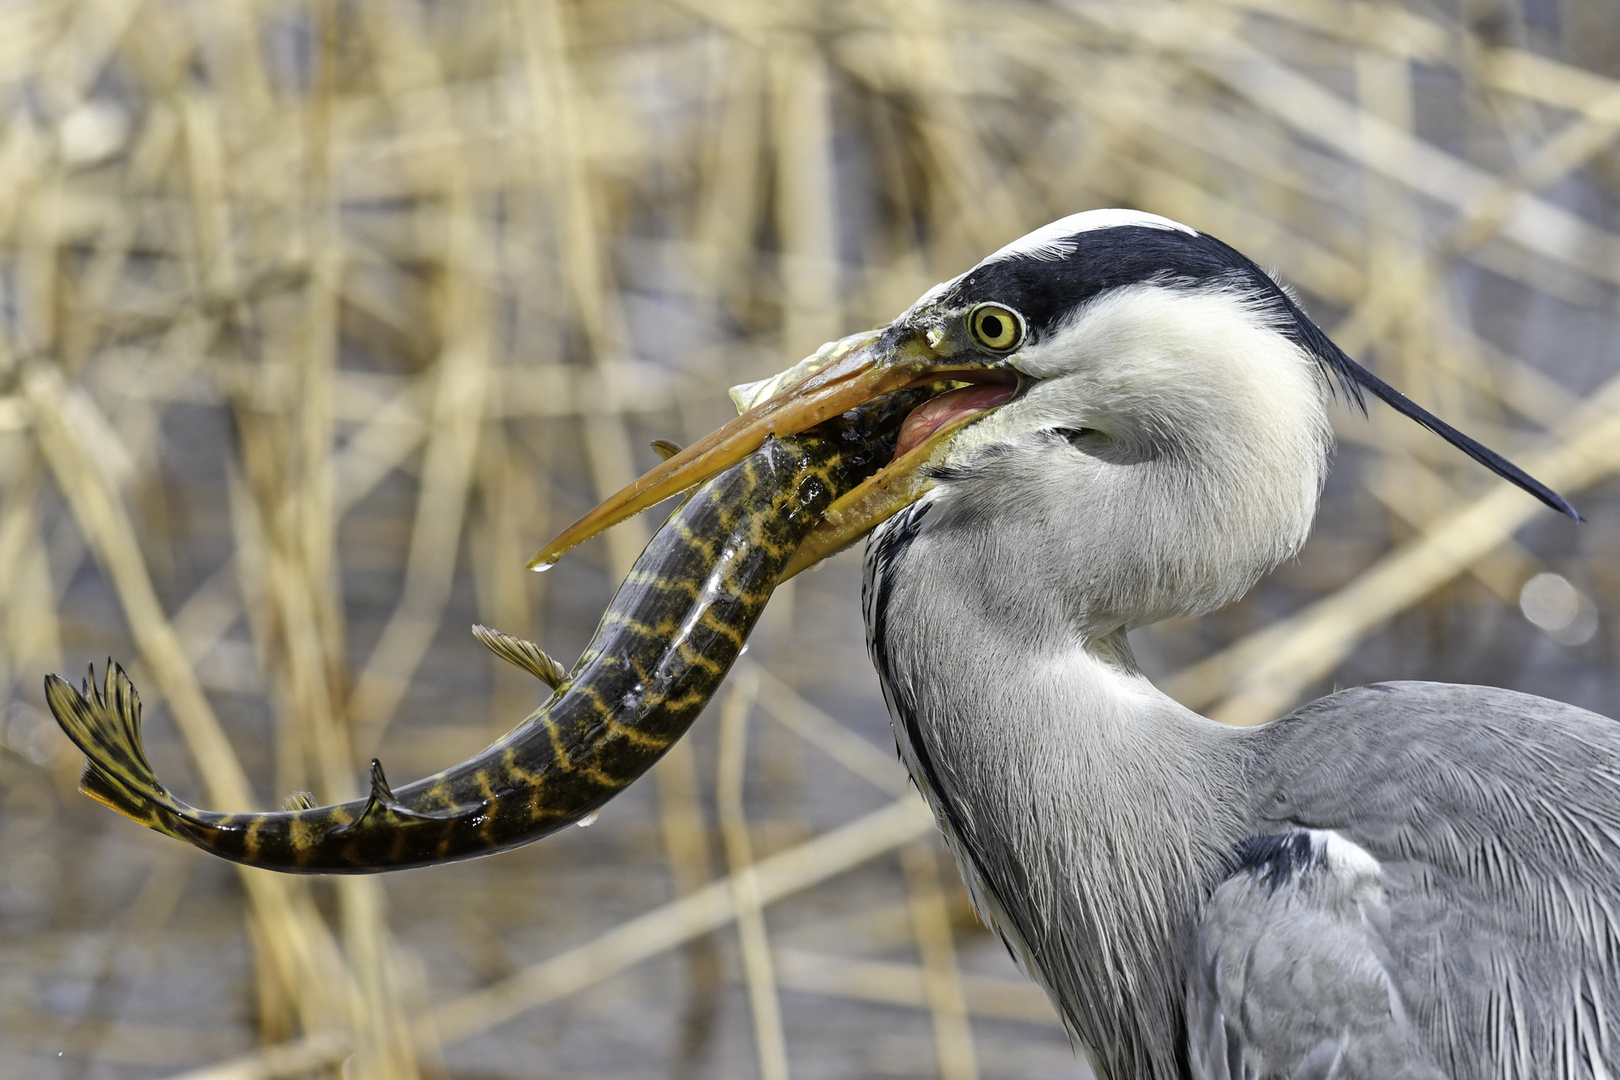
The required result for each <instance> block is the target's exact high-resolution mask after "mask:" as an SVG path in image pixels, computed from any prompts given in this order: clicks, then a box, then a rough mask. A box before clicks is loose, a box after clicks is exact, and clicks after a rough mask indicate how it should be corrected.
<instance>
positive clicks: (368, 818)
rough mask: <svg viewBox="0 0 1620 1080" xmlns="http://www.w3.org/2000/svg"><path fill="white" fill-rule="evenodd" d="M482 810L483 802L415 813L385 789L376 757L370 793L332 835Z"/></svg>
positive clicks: (452, 817)
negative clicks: (355, 814)
mask: <svg viewBox="0 0 1620 1080" xmlns="http://www.w3.org/2000/svg"><path fill="white" fill-rule="evenodd" d="M483 808H484V804H483V803H478V804H475V805H472V806H451V807H446V808H445V809H442V810H417V809H415V808H414V807H410V806H406V805H405V804H404V803H402V802H400V801H399V799H398V797H397V796H395V795H394V789H393V788H391V787H389V786H388V777H387V776H385V775H384V774H383V767H382V762H381V761H378V760H377V759H376V758H372V759H371V794H370V795H368V796H367V797H366V805H365V808H364V809H362V810H361V811H360V816H359V817H357V818H355V819H354V820H353V821H351V822H349V823H348V824H347V825H340V826H338V827H337V828H336V829H334V830H333V832H334V833H335V834H337V835H341V834H343V833H346V832H350V831H352V830H354V829H358V828H361V827H362V826H364V827H366V828H377V827H385V828H386V827H389V826H394V827H398V826H400V825H408V824H411V823H413V822H425V821H438V822H448V821H455V820H456V819H457V818H463V817H466V816H468V815H469V814H475V813H478V812H479V811H481V810H482V809H483Z"/></svg>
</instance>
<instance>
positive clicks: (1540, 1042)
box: [1252, 683, 1620, 1080]
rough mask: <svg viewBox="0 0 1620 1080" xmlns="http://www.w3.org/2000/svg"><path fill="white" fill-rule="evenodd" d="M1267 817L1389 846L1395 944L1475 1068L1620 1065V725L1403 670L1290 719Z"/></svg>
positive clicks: (1268, 824)
mask: <svg viewBox="0 0 1620 1080" xmlns="http://www.w3.org/2000/svg"><path fill="white" fill-rule="evenodd" d="M1271 727H1272V728H1273V729H1274V731H1272V732H1270V733H1269V734H1268V735H1267V736H1266V738H1267V739H1268V740H1269V742H1270V746H1269V748H1268V749H1267V750H1266V751H1265V752H1264V753H1262V754H1260V755H1258V756H1257V758H1256V759H1255V766H1256V771H1255V773H1254V774H1253V776H1252V779H1253V783H1254V794H1255V798H1256V800H1257V801H1256V804H1255V805H1256V806H1257V808H1259V809H1260V828H1261V829H1262V830H1264V831H1266V832H1273V831H1275V832H1283V831H1287V830H1291V829H1317V830H1329V831H1332V832H1333V833H1335V834H1336V835H1337V836H1339V837H1341V838H1342V839H1343V840H1344V841H1345V842H1348V843H1351V844H1353V845H1355V846H1356V847H1357V848H1358V849H1360V850H1362V851H1365V852H1367V853H1368V855H1369V857H1370V858H1372V859H1373V860H1376V862H1377V863H1378V865H1379V867H1380V875H1381V877H1382V883H1383V890H1384V904H1383V914H1381V915H1380V917H1381V918H1384V919H1385V920H1386V921H1385V922H1384V923H1383V924H1382V925H1381V926H1379V927H1378V928H1377V931H1376V933H1375V934H1373V936H1372V939H1371V940H1373V942H1374V943H1375V944H1378V945H1380V946H1381V947H1382V949H1383V950H1384V953H1385V955H1386V956H1387V957H1390V958H1393V959H1392V960H1389V961H1387V963H1388V965H1389V966H1388V972H1389V976H1390V978H1391V980H1392V982H1393V984H1394V985H1395V986H1396V987H1397V988H1398V990H1399V991H1400V994H1401V998H1402V1001H1403V1002H1404V1006H1405V1009H1406V1013H1407V1016H1408V1018H1409V1020H1410V1023H1411V1025H1412V1026H1413V1028H1414V1029H1415V1030H1416V1031H1418V1032H1419V1033H1420V1035H1421V1038H1422V1041H1423V1045H1425V1046H1426V1047H1427V1048H1428V1049H1429V1050H1430V1052H1431V1053H1432V1054H1433V1055H1434V1056H1435V1058H1436V1059H1437V1060H1438V1061H1440V1062H1441V1063H1442V1065H1443V1066H1444V1068H1445V1070H1446V1071H1447V1072H1448V1073H1449V1074H1451V1075H1452V1076H1454V1077H1455V1078H1456V1080H1476V1078H1477V1080H1527V1078H1531V1077H1543V1076H1545V1077H1559V1078H1569V1080H1576V1078H1585V1077H1594V1078H1596V1077H1610V1076H1613V1075H1615V1074H1617V1073H1620V724H1616V723H1615V722H1614V721H1613V720H1609V719H1608V718H1606V717H1602V716H1599V715H1597V714H1595V713H1590V712H1586V711H1585V710H1582V709H1577V708H1574V707H1573V706H1569V705H1562V704H1559V703H1557V702H1553V701H1548V700H1546V699H1544V698H1534V697H1529V696H1527V695H1524V694H1516V693H1513V692H1510V691H1505V690H1495V689H1490V688H1486V687H1477V686H1473V687H1465V686H1448V685H1443V684H1435V683H1390V684H1382V685H1379V686H1371V687H1362V688H1360V689H1357V690H1353V691H1346V692H1344V693H1341V694H1335V695H1333V696H1331V697H1327V698H1323V699H1321V700H1320V701H1317V702H1313V703H1312V704H1311V705H1309V706H1306V707H1305V708H1304V709H1301V710H1300V711H1299V712H1297V713H1295V714H1293V715H1292V716H1290V717H1287V718H1285V719H1284V720H1281V721H1278V722H1277V723H1276V724H1273V725H1271Z"/></svg>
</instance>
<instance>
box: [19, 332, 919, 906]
mask: <svg viewBox="0 0 1620 1080" xmlns="http://www.w3.org/2000/svg"><path fill="white" fill-rule="evenodd" d="M867 336H869V335H861V336H859V337H861V338H862V340H864V338H865V337H867ZM853 340H854V339H853V338H851V339H844V341H841V342H836V343H830V345H829V346H827V347H824V348H823V350H822V351H823V352H824V353H825V352H826V351H827V350H828V349H829V348H833V347H834V346H837V347H838V348H837V349H835V350H834V351H840V350H841V351H847V350H848V348H850V347H853V346H852V342H853ZM819 355H821V354H819V353H818V356H819ZM751 391H752V392H751ZM739 392H741V393H742V394H744V395H745V396H746V397H747V399H749V400H751V399H753V398H757V397H758V396H759V394H760V393H761V392H762V391H759V390H753V389H752V388H749V387H744V388H739ZM931 392H933V391H931V390H929V389H923V388H919V389H909V390H901V391H898V392H896V393H893V394H890V395H888V396H887V397H884V398H880V399H878V400H877V401H874V402H872V403H870V404H867V405H864V406H862V407H860V408H857V409H853V410H851V411H849V412H846V413H844V414H842V415H840V416H838V417H835V418H833V419H831V420H829V421H827V422H825V423H823V424H821V425H819V426H817V427H815V428H812V429H810V430H807V431H804V432H800V433H798V434H796V435H790V436H786V437H782V438H770V439H767V440H766V441H765V442H764V443H763V445H761V446H760V447H759V449H758V450H756V451H755V452H754V453H752V454H750V455H749V456H748V457H747V458H745V459H743V460H742V461H741V462H739V463H738V464H736V465H733V466H731V467H730V468H728V469H726V470H725V471H723V472H721V473H719V474H718V475H716V476H714V477H713V478H711V479H709V480H708V481H706V482H705V483H703V484H702V485H701V486H699V487H696V488H695V489H693V491H692V493H691V494H690V495H689V497H688V498H687V499H686V501H685V502H683V503H682V504H681V505H680V506H679V507H678V508H677V509H676V510H675V511H674V512H673V513H671V514H670V516H669V518H668V519H667V520H666V521H665V522H664V524H663V525H662V526H661V527H660V528H659V530H658V531H657V532H656V533H655V534H654V536H653V538H652V540H651V541H650V542H649V543H648V545H647V548H646V550H645V551H643V553H642V554H641V556H640V558H639V559H637V561H636V563H635V565H634V566H633V568H632V569H631V570H630V573H629V575H628V576H627V577H626V578H625V580H624V582H623V584H622V585H620V587H619V589H618V591H617V592H616V594H615V595H614V597H613V600H612V601H611V602H610V603H609V605H608V607H607V610H606V612H605V613H604V614H603V616H602V619H601V622H600V623H599V625H598V626H597V629H596V632H595V634H594V635H593V636H592V638H591V640H590V643H589V644H588V645H587V646H586V648H585V651H584V652H583V654H582V655H581V656H580V658H579V661H578V662H577V663H576V664H575V665H574V667H573V668H572V669H571V670H569V671H567V672H564V671H563V669H562V666H561V665H560V664H558V663H557V662H556V661H555V660H552V659H551V658H550V657H549V656H546V655H545V653H544V652H542V651H541V650H540V649H539V648H538V646H535V645H533V644H532V643H530V642H526V641H524V640H522V639H520V638H513V637H511V636H509V635H505V634H501V633H499V632H498V631H490V630H488V629H487V628H483V627H480V628H477V629H476V631H475V632H477V633H478V634H479V637H480V639H481V640H483V641H484V642H485V644H487V645H489V646H490V647H491V648H492V649H494V650H495V651H496V652H497V653H499V654H500V655H502V656H503V657H505V658H506V659H508V660H510V661H512V662H513V663H516V664H518V665H519V666H522V667H524V668H525V669H526V670H528V671H530V672H531V673H533V674H534V675H536V677H538V678H540V679H541V680H542V681H543V682H545V683H547V684H551V685H552V687H553V689H552V693H551V696H550V697H549V698H548V699H547V700H546V701H545V702H544V703H543V704H541V705H540V706H539V707H538V708H537V709H535V710H534V712H532V713H531V714H530V715H529V716H528V717H526V718H525V719H524V720H523V721H522V722H521V723H520V724H518V725H517V726H516V727H515V728H513V729H512V730H511V731H510V732H508V733H507V734H506V735H504V736H502V737H501V738H500V739H498V740H497V741H496V742H495V743H493V744H492V745H491V746H490V747H489V748H488V749H486V750H484V751H482V752H481V753H479V754H477V755H475V756H473V757H471V758H468V759H467V760H466V761H463V762H461V763H460V764H457V765H454V766H451V767H450V768H448V769H446V770H444V771H443V772H440V773H437V774H435V775H433V776H429V777H427V778H425V779H422V780H418V781H416V782H414V783H411V784H407V785H405V786H403V787H400V788H397V789H396V788H393V787H392V786H390V784H389V782H388V779H387V777H386V775H385V774H384V772H383V768H382V765H381V763H380V762H379V761H378V760H376V759H373V761H372V762H371V774H370V791H369V793H368V794H367V796H366V797H365V798H363V799H356V800H352V801H348V802H343V803H336V804H332V805H326V806H317V805H315V800H314V797H313V796H312V795H310V794H309V793H307V792H300V793H297V794H295V795H293V796H290V797H289V798H288V800H287V802H286V804H285V807H284V809H282V810H277V811H263V812H257V811H255V812H239V813H229V812H219V811H210V810H202V809H198V808H197V807H194V806H191V805H189V804H188V803H186V802H184V801H182V800H181V799H179V798H177V797H176V796H175V795H174V794H173V793H171V792H170V791H169V790H168V789H167V788H166V787H164V786H163V784H162V783H161V782H160V781H159V780H158V778H157V775H156V773H155V772H154V771H153V769H152V766H151V764H150V762H149V761H148V760H147V758H146V753H145V750H144V749H143V747H142V743H141V703H140V696H139V694H138V693H137V692H136V689H135V686H134V684H133V683H132V682H131V681H130V679H129V677H128V675H127V674H126V673H125V672H124V670H123V668H122V667H120V666H117V665H115V664H113V663H111V661H109V662H108V664H107V666H106V667H105V668H104V669H103V675H102V680H101V682H100V683H99V684H97V682H96V677H95V669H94V667H92V668H91V671H90V675H89V677H88V678H87V679H86V680H85V681H84V682H83V684H82V685H81V686H80V687H78V688H75V687H74V686H73V685H72V684H71V683H69V682H68V681H67V680H66V679H63V678H61V677H60V676H57V675H48V676H46V680H45V697H46V701H47V703H48V704H49V705H50V708H51V711H52V713H53V714H54V715H55V716H56V719H57V722H58V723H59V724H60V725H61V727H62V729H63V730H64V731H65V732H66V733H67V735H68V737H69V738H71V739H72V740H73V742H74V743H75V744H76V745H77V746H78V747H79V749H80V750H82V751H83V752H84V754H85V759H86V760H85V766H84V771H83V774H82V775H81V777H80V782H79V790H80V791H82V792H83V793H84V794H86V795H88V796H89V797H90V798H92V799H95V800H96V801H98V802H100V803H103V804H104V805H106V806H108V807H110V808H111V809H113V810H116V811H117V812H118V813H120V814H122V815H124V816H125V817H127V818H129V819H130V820H132V821H134V822H136V823H138V824H141V825H145V826H147V827H149V828H152V829H155V830H157V831H158V832H160V833H163V834H165V835H167V836H172V837H175V838H176V839H180V840H185V841H187V842H189V843H191V844H193V845H195V846H197V847H199V848H201V849H203V850H204V851H208V852H210V853H212V854H214V855H218V856H220V857H222V858H225V859H229V860H231V861H233V862H238V863H243V864H246V865H249V866H257V867H263V868H267V869H271V870H279V871H285V872H289V873H328V874H345V873H370V872H376V871H383V870H395V869H404V868H408V867H418V866H427V865H430V864H438V863H446V862H454V861H457V860H461V859H468V858H474V857H477V856H481V855H488V854H492V853H494V852H498V851H504V850H506V849H509V848H513V847H518V846H520V845H523V844H527V843H530V842H532V841H534V840H538V839H540V838H541V837H543V836H546V835H548V834H550V833H553V832H556V831H557V830H558V829H561V828H563V827H565V826H567V825H571V824H577V823H589V821H591V820H593V818H594V815H595V814H596V813H597V811H598V810H599V809H600V808H601V807H602V806H603V804H605V803H606V802H607V801H608V800H609V799H611V798H613V796H615V795H616V794H618V793H619V792H620V791H622V790H623V789H624V788H625V787H626V786H628V785H629V784H630V783H632V782H633V781H634V780H636V779H637V778H638V777H640V776H641V775H642V774H643V773H645V772H646V771H647V770H648V769H649V768H651V767H652V765H653V764H654V763H655V762H656V761H658V759H659V758H660V757H662V756H663V754H664V753H665V751H667V750H668V749H669V748H670V747H671V746H673V745H674V744H675V742H676V741H677V740H678V739H680V738H681V736H682V735H684V734H685V733H686V731H687V730H688V728H690V727H691V725H692V723H693V721H695V720H696V719H697V717H698V714H699V713H701V712H702V711H703V708H704V706H705V705H706V704H707V703H708V702H709V700H710V698H711V697H713V695H714V694H715V692H716V691H717V690H718V689H719V687H720V684H721V682H722V681H723V680H724V678H725V676H726V673H727V672H728V671H729V670H730V668H731V665H732V663H733V662H734V661H735V660H736V659H737V657H738V656H739V655H740V654H741V651H742V649H743V647H744V645H745V644H746V642H747V639H748V635H749V633H750V632H751V631H752V630H753V628H754V625H755V623H756V622H757V621H758V619H759V616H760V614H761V612H762V611H763V610H764V608H765V604H766V601H768V600H769V599H770V596H771V593H772V592H773V591H774V589H775V588H776V586H777V584H778V581H779V580H780V579H781V578H782V575H783V572H784V570H785V569H787V567H788V566H789V562H790V560H791V559H792V557H793V555H794V553H795V551H796V550H797V549H798V548H799V546H800V544H801V542H803V541H804V539H805V537H806V536H808V535H809V534H810V533H811V531H812V530H813V529H815V528H816V527H817V525H818V524H819V523H820V522H821V521H822V518H823V515H824V514H825V513H826V512H827V510H828V508H829V507H830V506H832V505H833V503H834V502H835V501H836V500H838V499H840V498H841V497H844V496H846V495H848V494H849V493H851V492H853V491H855V490H856V489H857V488H858V487H860V486H861V485H862V484H863V482H865V481H868V480H869V479H870V478H871V477H872V476H873V475H874V474H876V473H877V472H878V470H879V469H880V468H882V467H883V466H885V465H887V464H888V463H889V461H890V459H891V458H892V457H893V455H894V449H895V442H896V437H897V435H898V433H899V430H900V425H901V422H902V421H903V420H904V418H905V416H906V415H907V413H908V412H909V411H910V410H911V409H912V408H913V407H914V406H915V405H917V404H918V403H919V402H920V401H921V400H923V399H924V398H925V397H926V396H927V395H928V394H929V393H931ZM734 396H736V395H735V394H734ZM738 401H739V405H742V404H744V403H745V398H743V397H739V398H738Z"/></svg>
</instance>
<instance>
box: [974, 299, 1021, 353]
mask: <svg viewBox="0 0 1620 1080" xmlns="http://www.w3.org/2000/svg"><path fill="white" fill-rule="evenodd" d="M968 333H970V334H972V335H973V340H974V341H975V342H977V343H978V344H979V345H982V346H983V347H984V348H986V349H989V350H990V351H991V352H1001V353H1004V352H1012V351H1013V350H1014V349H1016V348H1018V346H1020V345H1022V344H1023V343H1024V317H1023V316H1022V315H1020V314H1018V312H1016V311H1014V310H1013V309H1012V308H1010V307H1003V306H1002V305H1000V304H980V305H979V306H978V307H976V308H974V309H973V310H972V311H970V312H968Z"/></svg>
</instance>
